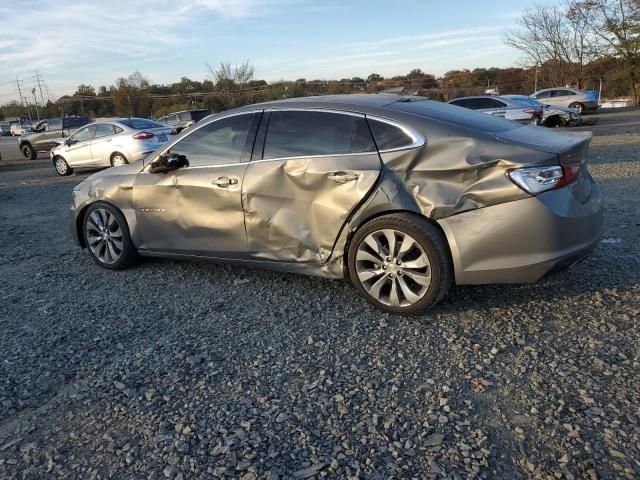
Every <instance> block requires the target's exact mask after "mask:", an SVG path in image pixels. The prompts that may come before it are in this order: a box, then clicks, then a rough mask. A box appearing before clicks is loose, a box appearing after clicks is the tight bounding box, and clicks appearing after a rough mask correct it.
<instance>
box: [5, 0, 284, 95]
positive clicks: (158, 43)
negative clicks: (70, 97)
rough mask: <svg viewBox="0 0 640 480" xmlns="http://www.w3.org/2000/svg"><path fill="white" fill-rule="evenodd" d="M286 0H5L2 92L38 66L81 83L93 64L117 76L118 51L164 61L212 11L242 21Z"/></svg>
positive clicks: (121, 58) (137, 59)
mask: <svg viewBox="0 0 640 480" xmlns="http://www.w3.org/2000/svg"><path fill="white" fill-rule="evenodd" d="M282 1H284V0H179V1H176V0H154V1H153V2H152V3H144V4H143V3H142V2H139V3H132V2H131V1H130V0H110V1H108V2H103V1H94V0H77V1H76V2H74V3H71V2H60V1H59V0H41V1H38V2H35V1H29V0H21V1H20V2H19V4H20V8H16V5H15V3H14V2H2V3H0V19H2V20H1V27H0V89H2V90H4V91H0V95H3V96H5V95H6V93H5V92H6V90H7V89H8V91H11V87H10V86H7V87H6V89H5V86H4V85H8V83H7V80H10V79H11V78H15V75H16V74H18V75H20V76H21V77H24V79H25V84H30V83H31V80H30V77H31V76H32V75H34V71H35V70H39V71H41V72H45V73H46V74H47V75H48V76H49V77H50V78H49V79H50V80H51V82H52V83H53V82H55V79H54V78H51V77H59V76H64V77H67V78H69V82H72V83H73V85H77V84H78V83H80V81H84V82H86V81H87V80H86V74H87V73H90V71H91V70H93V69H96V68H101V69H102V72H103V73H102V75H101V77H102V78H101V80H100V82H104V81H105V78H104V77H105V74H107V75H108V76H109V77H110V76H113V79H112V80H111V81H113V80H115V78H116V74H115V73H112V72H113V68H114V67H113V65H110V64H107V63H106V59H109V58H114V57H117V58H118V64H123V63H127V59H130V60H132V61H134V62H132V63H134V66H133V68H137V67H136V66H135V65H137V64H140V63H145V62H148V61H154V60H156V61H161V60H162V59H163V58H166V57H167V56H169V55H170V54H171V53H174V52H175V51H177V50H181V51H182V54H183V55H184V54H185V53H188V50H187V51H185V49H188V46H189V44H190V43H191V42H192V41H193V35H194V34H197V33H198V32H193V31H192V30H190V29H189V28H187V27H188V26H189V23H190V22H191V21H192V20H193V19H194V18H197V17H198V16H202V15H213V16H218V17H221V18H225V19H228V20H230V21H238V20H241V19H242V18H246V17H253V16H256V15H260V14H264V13H265V12H266V11H267V9H269V8H270V7H272V6H275V5H276V4H280V3H282ZM34 26H35V28H34ZM101 62H102V63H101ZM121 75H122V74H121ZM59 85H61V84H60V83H59ZM62 85H64V84H62ZM61 89H62V90H68V89H67V88H64V87H61ZM65 93H66V92H65ZM16 98H17V95H16Z"/></svg>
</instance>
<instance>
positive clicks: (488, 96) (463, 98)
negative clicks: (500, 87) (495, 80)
mask: <svg viewBox="0 0 640 480" xmlns="http://www.w3.org/2000/svg"><path fill="white" fill-rule="evenodd" d="M501 96H502V95H470V96H468V97H456V98H454V99H453V100H449V101H450V102H453V101H454V100H467V99H469V98H500V97H501Z"/></svg>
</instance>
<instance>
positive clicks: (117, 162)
mask: <svg viewBox="0 0 640 480" xmlns="http://www.w3.org/2000/svg"><path fill="white" fill-rule="evenodd" d="M127 163H129V161H128V160H127V157H125V156H124V155H123V154H122V153H120V152H115V153H114V154H113V155H111V166H112V167H121V166H122V165H126V164H127Z"/></svg>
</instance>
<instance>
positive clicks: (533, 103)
mask: <svg viewBox="0 0 640 480" xmlns="http://www.w3.org/2000/svg"><path fill="white" fill-rule="evenodd" d="M505 98H508V99H510V100H511V101H513V102H516V103H519V104H521V105H531V106H534V107H539V106H540V105H542V103H540V102H539V101H538V100H535V99H533V98H529V97H505Z"/></svg>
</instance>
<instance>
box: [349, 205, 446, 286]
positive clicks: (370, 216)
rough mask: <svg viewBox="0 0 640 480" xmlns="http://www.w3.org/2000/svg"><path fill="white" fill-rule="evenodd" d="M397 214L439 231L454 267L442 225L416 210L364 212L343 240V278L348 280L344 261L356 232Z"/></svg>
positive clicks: (400, 209) (393, 209)
mask: <svg viewBox="0 0 640 480" xmlns="http://www.w3.org/2000/svg"><path fill="white" fill-rule="evenodd" d="M397 213H406V214H409V215H413V216H416V217H419V218H421V219H422V220H426V221H427V222H429V223H430V224H431V225H433V226H434V227H435V228H436V229H437V230H439V231H440V233H441V234H442V237H443V238H444V239H445V242H446V244H447V247H448V249H449V252H448V253H449V260H450V261H451V262H452V264H453V265H454V266H455V257H454V252H453V248H454V247H453V246H452V244H451V239H450V236H449V235H447V232H446V231H445V230H444V229H443V228H442V225H440V223H438V222H437V221H435V220H434V219H432V218H429V217H427V216H426V215H424V214H423V213H422V212H420V211H419V210H418V209H415V210H413V209H410V208H391V209H389V210H380V211H371V212H365V213H363V214H362V215H361V216H359V217H358V219H357V221H356V222H353V223H352V224H351V225H350V227H349V233H348V234H347V238H346V239H345V242H344V250H343V251H344V258H345V261H343V262H342V265H343V269H344V275H345V278H348V275H349V262H348V261H346V258H347V256H348V255H349V249H350V248H351V241H352V240H353V237H354V236H355V234H356V232H357V231H358V230H359V229H360V228H362V227H363V226H364V225H366V224H367V223H369V222H371V221H373V220H375V219H376V218H380V217H384V216H385V215H393V214H397Z"/></svg>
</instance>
